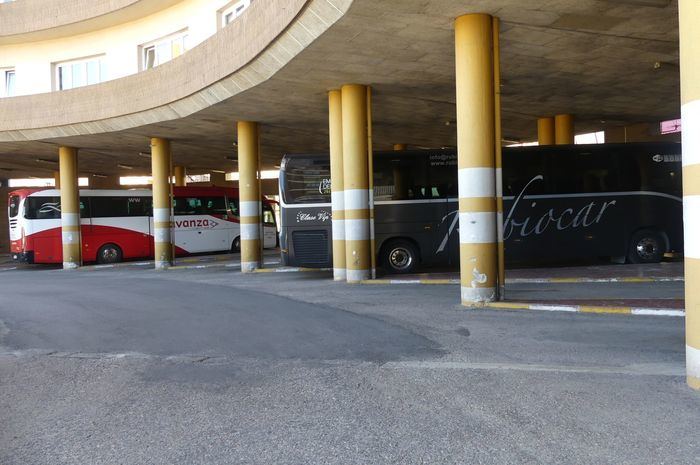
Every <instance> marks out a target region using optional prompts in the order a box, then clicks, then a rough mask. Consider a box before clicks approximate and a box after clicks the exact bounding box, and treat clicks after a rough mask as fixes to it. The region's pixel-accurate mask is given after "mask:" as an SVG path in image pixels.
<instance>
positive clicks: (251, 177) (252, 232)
mask: <svg viewBox="0 0 700 465" xmlns="http://www.w3.org/2000/svg"><path fill="white" fill-rule="evenodd" d="M259 146H260V144H259V134H258V123H253V122H250V121H239V122H238V175H239V178H238V195H239V198H240V215H241V271H242V272H243V273H252V272H254V271H255V270H257V269H258V268H260V266H261V263H262V260H261V256H262V254H261V248H260V244H261V242H260V241H261V239H262V237H261V236H260V225H261V222H260V214H261V212H262V208H261V205H260V181H259V180H258V171H259V169H260V167H259V163H260V160H259Z"/></svg>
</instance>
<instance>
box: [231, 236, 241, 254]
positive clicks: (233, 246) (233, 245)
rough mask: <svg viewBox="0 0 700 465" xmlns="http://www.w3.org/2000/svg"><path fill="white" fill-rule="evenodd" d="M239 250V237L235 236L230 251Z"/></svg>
mask: <svg viewBox="0 0 700 465" xmlns="http://www.w3.org/2000/svg"><path fill="white" fill-rule="evenodd" d="M240 251H241V237H240V236H239V237H237V238H235V239H234V240H233V244H231V252H233V253H238V252H240Z"/></svg>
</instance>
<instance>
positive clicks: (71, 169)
mask: <svg viewBox="0 0 700 465" xmlns="http://www.w3.org/2000/svg"><path fill="white" fill-rule="evenodd" d="M58 166H59V170H60V171H59V173H60V186H61V239H62V243H63V269H64V270H72V269H75V268H78V267H79V266H80V265H81V262H82V257H81V252H82V250H81V243H82V242H81V239H80V193H79V190H78V151H77V150H76V149H74V148H73V147H59V149H58Z"/></svg>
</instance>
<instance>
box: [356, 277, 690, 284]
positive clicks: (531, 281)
mask: <svg viewBox="0 0 700 465" xmlns="http://www.w3.org/2000/svg"><path fill="white" fill-rule="evenodd" d="M684 281H685V278H683V277H680V276H674V277H668V278H665V277H658V278H512V279H506V284H567V283H569V284H570V283H578V284H584V283H663V282H684ZM459 283H460V280H459V278H445V279H440V278H438V279H430V278H427V279H366V280H363V281H360V284H425V285H430V284H441V285H444V284H459Z"/></svg>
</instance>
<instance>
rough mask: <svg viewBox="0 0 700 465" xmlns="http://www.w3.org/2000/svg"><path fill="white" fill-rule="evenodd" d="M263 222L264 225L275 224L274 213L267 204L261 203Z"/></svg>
mask: <svg viewBox="0 0 700 465" xmlns="http://www.w3.org/2000/svg"><path fill="white" fill-rule="evenodd" d="M263 224H264V225H265V226H275V213H274V212H273V211H272V207H271V206H269V205H268V204H265V203H264V204H263Z"/></svg>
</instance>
